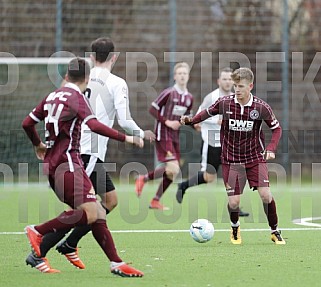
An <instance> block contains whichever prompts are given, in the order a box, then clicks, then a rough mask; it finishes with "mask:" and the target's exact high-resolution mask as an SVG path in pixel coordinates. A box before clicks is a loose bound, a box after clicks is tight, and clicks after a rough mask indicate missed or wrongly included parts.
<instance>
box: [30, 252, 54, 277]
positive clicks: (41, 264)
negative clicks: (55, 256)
mask: <svg viewBox="0 0 321 287" xmlns="http://www.w3.org/2000/svg"><path fill="white" fill-rule="evenodd" d="M26 264H27V265H30V266H31V267H32V268H36V269H38V270H39V271H40V272H42V273H60V271H59V270H57V269H53V268H51V267H50V265H49V262H48V260H47V258H45V257H37V256H36V255H34V254H32V253H30V254H29V255H28V257H27V258H26Z"/></svg>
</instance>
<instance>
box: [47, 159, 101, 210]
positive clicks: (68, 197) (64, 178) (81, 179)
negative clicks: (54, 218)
mask: <svg viewBox="0 0 321 287" xmlns="http://www.w3.org/2000/svg"><path fill="white" fill-rule="evenodd" d="M74 166H75V171H74V172H71V171H70V170H69V165H68V163H64V164H61V165H60V166H59V167H58V168H57V169H56V170H55V173H54V174H49V175H48V179H49V183H50V186H51V188H52V189H53V190H54V191H55V193H56V195H57V196H58V198H59V200H60V201H62V202H64V203H66V204H68V205H69V206H71V207H72V208H76V207H78V206H79V205H81V204H83V203H85V202H95V201H96V195H95V193H90V190H92V191H93V188H92V184H91V181H90V179H89V177H88V176H87V174H86V171H85V170H84V168H83V167H82V166H79V165H76V164H74Z"/></svg>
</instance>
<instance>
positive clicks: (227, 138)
mask: <svg viewBox="0 0 321 287" xmlns="http://www.w3.org/2000/svg"><path fill="white" fill-rule="evenodd" d="M216 114H221V115H222V116H223V122H222V126H221V131H220V138H221V144H222V155H221V157H222V163H227V164H250V163H257V162H265V159H264V157H263V151H264V150H269V151H273V152H275V150H276V147H277V145H278V142H279V140H280V137H281V131H282V130H281V127H280V124H279V122H278V120H277V119H276V117H275V115H274V113H273V111H272V109H271V107H270V106H269V105H268V104H267V103H266V102H264V101H263V100H261V99H259V98H257V97H255V96H253V95H251V99H250V101H249V102H248V103H247V104H246V105H244V106H242V105H240V104H239V103H238V101H237V99H236V97H235V95H231V96H226V97H223V98H220V99H219V100H217V101H216V102H215V103H214V104H213V105H212V106H210V107H209V108H208V109H207V110H204V111H202V112H201V113H199V114H198V115H196V116H195V117H194V118H193V120H192V123H193V124H194V123H198V122H200V121H202V120H205V119H206V118H208V117H210V116H214V115H216ZM263 121H265V122H266V124H267V126H268V127H269V128H270V129H271V130H272V139H271V142H270V144H269V145H268V146H267V147H266V148H265V143H264V133H263V131H262V123H263Z"/></svg>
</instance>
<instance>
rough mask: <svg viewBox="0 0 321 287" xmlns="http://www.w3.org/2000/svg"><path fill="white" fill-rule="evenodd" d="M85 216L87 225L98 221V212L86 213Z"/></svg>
mask: <svg viewBox="0 0 321 287" xmlns="http://www.w3.org/2000/svg"><path fill="white" fill-rule="evenodd" d="M86 214H87V222H88V224H92V223H94V222H95V221H96V220H97V219H98V212H97V211H96V210H95V211H86Z"/></svg>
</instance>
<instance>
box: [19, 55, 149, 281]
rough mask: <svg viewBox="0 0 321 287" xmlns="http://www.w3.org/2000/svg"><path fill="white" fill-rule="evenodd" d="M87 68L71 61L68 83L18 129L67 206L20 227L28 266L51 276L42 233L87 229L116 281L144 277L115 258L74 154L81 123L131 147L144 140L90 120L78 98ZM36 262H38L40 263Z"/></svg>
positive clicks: (84, 101) (85, 105)
mask: <svg viewBox="0 0 321 287" xmlns="http://www.w3.org/2000/svg"><path fill="white" fill-rule="evenodd" d="M89 72H90V67H89V64H88V63H87V62H86V61H85V60H84V59H81V58H75V59H73V60H71V61H70V63H69V65H68V72H67V81H68V83H67V84H66V85H65V86H64V87H62V88H60V89H58V90H56V91H54V92H52V93H50V94H49V95H48V96H47V97H45V98H44V99H43V100H42V101H41V102H40V104H39V105H38V106H37V107H36V108H35V109H34V110H33V111H32V112H31V113H30V114H29V115H28V116H27V117H26V118H25V119H24V121H23V124H22V126H23V128H24V130H25V131H26V133H27V135H28V137H29V138H30V140H31V142H32V144H33V145H34V148H35V152H36V155H37V157H38V158H39V159H41V160H44V166H45V168H44V172H45V174H47V176H48V180H49V183H50V186H51V188H52V189H53V190H54V191H55V193H56V195H57V197H58V198H59V200H60V201H62V202H64V203H66V204H67V205H69V206H70V207H71V210H68V211H64V212H63V213H61V214H60V215H59V216H58V217H56V218H54V219H52V220H49V221H47V222H45V223H43V224H40V225H36V226H27V227H26V228H25V231H26V234H27V237H28V239H29V242H30V244H31V247H32V248H33V250H34V255H33V256H32V257H31V258H29V257H28V258H29V259H30V260H29V261H27V264H30V265H31V266H32V267H36V268H37V269H38V270H40V271H42V272H45V273H56V272H59V271H58V270H55V269H52V268H51V267H50V266H49V264H48V262H47V260H46V259H45V258H40V257H41V251H40V244H41V241H42V238H43V236H44V235H45V234H47V233H50V232H55V231H60V230H65V231H66V232H68V230H70V229H72V228H73V227H75V226H81V225H87V224H91V229H92V234H93V236H94V238H95V240H96V241H97V242H98V244H99V245H100V247H101V248H102V249H103V251H104V252H105V254H106V256H107V257H108V258H109V259H110V261H111V272H112V273H114V274H117V275H120V276H127V277H141V276H143V273H142V272H141V271H139V270H137V269H135V268H132V267H130V266H128V265H127V264H125V263H124V262H123V261H122V259H121V258H120V257H119V256H118V254H117V251H116V248H115V245H114V242H113V238H112V236H111V233H110V231H109V230H108V228H107V225H106V212H105V211H104V209H103V207H102V206H101V204H100V203H99V202H98V201H97V199H96V195H95V191H94V189H93V187H92V184H91V181H90V179H89V177H88V176H87V174H86V171H85V169H84V167H83V163H82V160H81V157H80V153H79V140H80V130H81V124H82V123H83V122H84V123H86V124H87V125H88V127H89V128H90V129H91V130H92V131H94V132H96V133H98V134H101V135H104V136H106V137H109V138H112V139H116V140H118V141H126V142H129V143H135V144H137V145H139V146H140V147H142V146H143V141H142V140H141V139H139V138H136V137H133V136H126V135H124V134H122V133H120V132H118V131H116V130H114V129H111V128H109V127H107V126H105V125H104V124H102V123H101V122H99V121H98V120H97V119H96V117H95V116H94V114H93V112H92V110H91V108H90V106H89V104H88V102H87V99H86V98H85V96H84V95H83V94H82V92H83V91H84V90H85V89H86V86H87V83H88V80H89ZM40 121H45V136H46V144H44V143H42V141H41V139H40V137H39V134H38V133H37V131H36V129H35V125H36V124H37V123H38V122H40ZM39 259H40V260H39Z"/></svg>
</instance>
